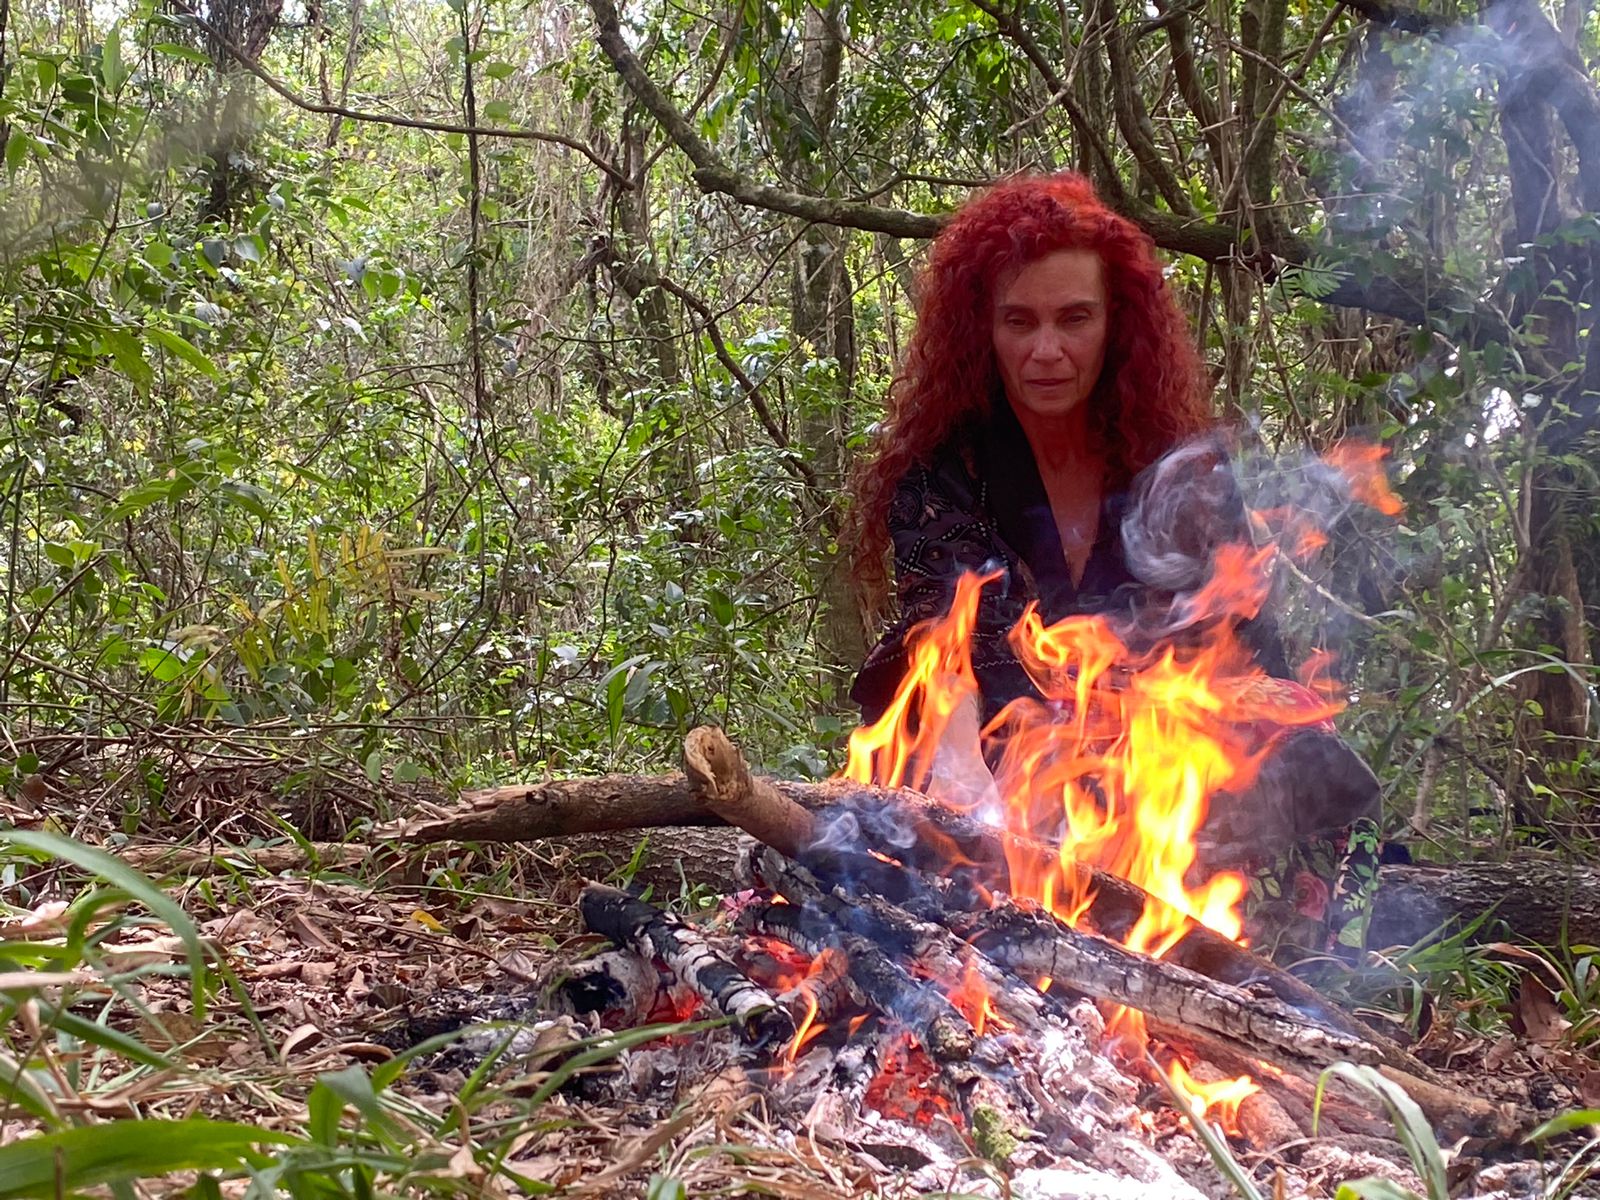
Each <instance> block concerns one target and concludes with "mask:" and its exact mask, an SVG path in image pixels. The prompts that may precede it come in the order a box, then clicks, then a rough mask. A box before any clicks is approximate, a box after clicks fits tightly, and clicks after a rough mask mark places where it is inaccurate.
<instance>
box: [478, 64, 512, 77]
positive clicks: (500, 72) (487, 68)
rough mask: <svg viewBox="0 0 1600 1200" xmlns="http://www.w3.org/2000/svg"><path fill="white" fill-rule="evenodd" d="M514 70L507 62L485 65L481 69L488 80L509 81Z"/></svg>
mask: <svg viewBox="0 0 1600 1200" xmlns="http://www.w3.org/2000/svg"><path fill="white" fill-rule="evenodd" d="M515 70H516V68H515V67H513V66H512V65H511V64H510V63H508V62H492V63H485V64H484V67H483V73H484V74H485V75H487V76H488V77H489V78H490V79H509V78H510V77H511V73H512V72H513V71H515Z"/></svg>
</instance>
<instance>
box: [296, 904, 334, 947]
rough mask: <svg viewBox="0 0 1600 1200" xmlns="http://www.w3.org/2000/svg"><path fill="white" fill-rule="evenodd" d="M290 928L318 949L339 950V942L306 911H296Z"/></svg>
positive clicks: (302, 939) (307, 943) (306, 942)
mask: <svg viewBox="0 0 1600 1200" xmlns="http://www.w3.org/2000/svg"><path fill="white" fill-rule="evenodd" d="M289 928H290V929H291V930H292V931H293V932H294V935H295V936H296V937H297V938H299V939H300V940H301V941H302V942H304V943H305V944H306V945H308V946H312V947H314V948H316V949H318V950H338V949H339V948H340V947H339V943H337V942H335V941H334V940H333V939H332V938H330V937H329V936H328V935H327V934H325V933H323V932H322V930H321V929H320V928H319V927H318V925H317V923H316V922H315V921H313V920H312V919H311V918H310V917H308V916H306V915H305V914H304V913H295V914H294V916H292V917H290V918H289Z"/></svg>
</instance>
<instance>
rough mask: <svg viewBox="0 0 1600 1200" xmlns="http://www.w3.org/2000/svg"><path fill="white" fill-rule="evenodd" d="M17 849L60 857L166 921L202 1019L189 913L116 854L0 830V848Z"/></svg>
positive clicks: (31, 832) (196, 943) (200, 962)
mask: <svg viewBox="0 0 1600 1200" xmlns="http://www.w3.org/2000/svg"><path fill="white" fill-rule="evenodd" d="M6 845H11V846H19V847H21V848H22V849H24V850H31V851H33V852H34V853H35V854H44V855H47V856H49V857H51V858H59V859H61V860H63V861H64V862H69V863H71V864H72V865H73V866H75V867H78V868H80V869H81V870H84V871H87V872H89V873H90V874H92V875H97V876H99V877H100V878H101V879H104V880H105V881H106V882H107V883H110V884H113V885H114V886H116V887H119V888H121V889H122V890H123V891H124V892H126V893H127V894H128V895H129V896H131V897H133V898H134V899H135V900H137V901H138V902H139V903H140V904H142V905H144V906H145V907H146V908H148V909H149V910H150V911H151V912H152V913H154V914H155V915H156V916H157V917H159V918H161V920H163V921H165V922H166V923H167V925H168V926H169V927H170V928H171V930H172V932H173V933H175V934H177V935H178V937H179V938H181V939H182V940H183V945H184V949H185V951H186V952H187V954H188V958H189V972H190V985H189V990H190V1000H191V1002H192V1003H193V1005H194V1015H195V1016H196V1018H200V1017H204V1016H205V975H206V969H205V946H204V945H203V944H202V943H201V941H200V931H199V930H198V929H196V928H195V925H194V922H193V921H191V920H190V919H189V914H188V913H186V912H184V911H183V908H182V907H181V906H180V905H179V904H178V903H177V901H175V900H173V899H172V897H170V896H168V895H167V894H166V893H165V892H163V891H162V890H161V889H160V888H159V887H157V886H156V885H155V884H154V883H152V882H151V881H150V879H149V878H148V877H147V876H145V875H143V874H141V873H140V872H138V871H135V870H134V869H133V868H132V867H130V866H128V864H127V863H125V862H123V861H122V860H121V859H120V858H117V857H116V856H115V855H112V854H107V853H106V852H105V851H104V850H100V849H97V848H96V847H94V846H86V845H84V844H83V843H82V842H75V841H73V840H72V839H71V838H65V837H61V836H59V835H58V834H54V833H47V832H44V831H43V830H35V829H6V830H0V846H6Z"/></svg>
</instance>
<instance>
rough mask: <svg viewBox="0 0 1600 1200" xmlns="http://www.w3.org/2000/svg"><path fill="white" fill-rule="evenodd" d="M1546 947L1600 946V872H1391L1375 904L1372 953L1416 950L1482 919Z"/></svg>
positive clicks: (1477, 867)
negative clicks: (1432, 937) (1443, 931)
mask: <svg viewBox="0 0 1600 1200" xmlns="http://www.w3.org/2000/svg"><path fill="white" fill-rule="evenodd" d="M1491 909H1492V910H1493V914H1492V915H1491V916H1490V917H1489V919H1488V920H1487V921H1486V922H1484V924H1483V926H1482V927H1481V934H1482V936H1483V937H1484V940H1493V939H1494V937H1495V936H1497V935H1496V933H1495V930H1496V929H1497V928H1498V927H1499V923H1503V924H1504V925H1505V926H1507V927H1508V928H1510V930H1511V931H1512V932H1513V933H1514V934H1516V935H1517V936H1518V937H1520V938H1526V939H1528V940H1529V941H1533V942H1538V943H1540V944H1541V945H1545V946H1557V945H1560V944H1561V942H1562V939H1563V937H1565V939H1566V942H1567V944H1568V945H1579V944H1583V945H1589V946H1594V945H1600V869H1596V868H1594V867H1583V866H1576V865H1572V864H1568V863H1560V862H1553V861H1545V860H1540V859H1522V860H1518V861H1514V862H1508V863H1463V864H1461V865H1459V866H1454V867H1427V866H1399V865H1396V866H1386V867H1384V868H1383V878H1382V885H1381V886H1380V887H1379V888H1378V892H1377V895H1376V896H1375V897H1374V899H1373V906H1372V923H1371V925H1370V926H1369V927H1368V930H1367V944H1368V945H1369V946H1414V945H1416V944H1417V943H1418V942H1420V941H1422V940H1423V939H1424V938H1425V937H1427V936H1428V935H1429V934H1430V933H1433V932H1434V931H1435V930H1436V929H1438V928H1440V926H1446V927H1447V932H1448V931H1449V929H1459V928H1461V927H1463V926H1465V925H1468V924H1470V923H1471V922H1472V921H1475V920H1476V919H1477V918H1479V917H1481V916H1482V915H1483V914H1484V913H1487V912H1489V911H1490V910H1491Z"/></svg>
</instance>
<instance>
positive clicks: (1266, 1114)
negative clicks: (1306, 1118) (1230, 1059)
mask: <svg viewBox="0 0 1600 1200" xmlns="http://www.w3.org/2000/svg"><path fill="white" fill-rule="evenodd" d="M1188 1075H1189V1077H1190V1078H1191V1079H1193V1080H1194V1081H1195V1082H1196V1083H1200V1084H1207V1085H1210V1084H1219V1083H1226V1082H1228V1081H1230V1080H1232V1079H1233V1078H1234V1076H1232V1075H1229V1074H1228V1073H1227V1072H1225V1071H1223V1070H1221V1069H1220V1068H1219V1067H1217V1066H1215V1065H1213V1064H1212V1063H1209V1062H1207V1061H1206V1060H1205V1059H1198V1060H1196V1061H1195V1062H1193V1063H1191V1064H1190V1065H1189V1067H1188ZM1233 1123H1234V1124H1235V1125H1236V1126H1237V1127H1238V1130H1239V1133H1240V1134H1241V1135H1243V1137H1244V1139H1245V1140H1246V1141H1247V1142H1249V1143H1250V1144H1251V1145H1252V1146H1254V1147H1255V1148H1256V1149H1257V1150H1260V1151H1262V1152H1263V1153H1266V1152H1268V1151H1272V1150H1276V1149H1277V1148H1278V1147H1279V1146H1283V1145H1285V1144H1287V1143H1289V1142H1293V1141H1298V1140H1299V1139H1300V1138H1302V1137H1304V1136H1305V1134H1306V1133H1307V1132H1308V1131H1307V1130H1303V1129H1301V1128H1300V1125H1299V1124H1298V1123H1297V1122H1296V1121H1295V1119H1294V1118H1293V1117H1291V1116H1290V1115H1289V1114H1288V1113H1287V1112H1285V1111H1284V1107H1283V1105H1281V1104H1279V1103H1278V1101H1277V1100H1276V1099H1275V1098H1274V1097H1273V1095H1272V1093H1271V1092H1269V1091H1267V1090H1266V1088H1264V1087H1263V1088H1257V1089H1256V1090H1255V1091H1253V1092H1251V1093H1250V1094H1249V1095H1248V1096H1245V1097H1244V1098H1243V1099H1242V1100H1240V1101H1239V1106H1238V1109H1237V1110H1236V1111H1235V1113H1234V1115H1233Z"/></svg>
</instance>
